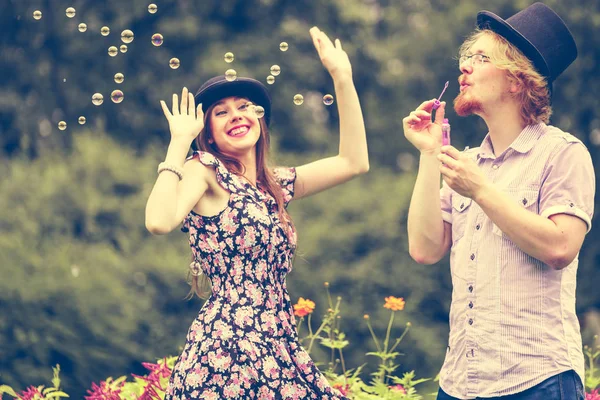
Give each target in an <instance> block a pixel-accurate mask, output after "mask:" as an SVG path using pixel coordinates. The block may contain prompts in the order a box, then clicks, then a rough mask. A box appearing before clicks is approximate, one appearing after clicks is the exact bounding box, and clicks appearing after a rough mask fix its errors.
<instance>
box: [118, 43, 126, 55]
mask: <svg viewBox="0 0 600 400" xmlns="http://www.w3.org/2000/svg"><path fill="white" fill-rule="evenodd" d="M119 50H121V53H127V45H126V44H122V45H121V47H119Z"/></svg>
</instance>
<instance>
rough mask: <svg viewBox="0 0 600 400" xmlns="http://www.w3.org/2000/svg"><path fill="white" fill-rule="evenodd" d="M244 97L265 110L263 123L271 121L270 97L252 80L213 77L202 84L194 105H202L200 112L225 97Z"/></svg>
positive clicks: (259, 84)
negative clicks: (229, 79) (230, 79)
mask: <svg viewBox="0 0 600 400" xmlns="http://www.w3.org/2000/svg"><path fill="white" fill-rule="evenodd" d="M230 96H237V97H246V98H248V99H249V100H251V101H252V102H253V103H254V104H256V105H259V106H261V107H263V108H264V109H265V116H264V119H265V123H266V124H267V126H269V122H270V121H271V97H270V96H269V92H268V91H267V88H266V87H265V85H263V84H262V83H260V82H259V81H257V80H255V79H252V78H236V79H235V80H233V81H228V80H227V79H225V75H219V76H215V77H214V78H211V79H209V80H207V81H206V82H204V84H203V85H202V86H200V89H198V91H197V92H196V96H194V98H195V100H196V104H199V103H202V111H204V112H206V110H207V109H208V107H210V106H212V105H213V104H214V103H216V102H217V101H219V100H221V99H224V98H225V97H230Z"/></svg>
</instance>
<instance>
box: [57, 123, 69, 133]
mask: <svg viewBox="0 0 600 400" xmlns="http://www.w3.org/2000/svg"><path fill="white" fill-rule="evenodd" d="M58 129H60V130H61V131H64V130H65V129H67V123H66V122H65V121H60V122H59V123H58Z"/></svg>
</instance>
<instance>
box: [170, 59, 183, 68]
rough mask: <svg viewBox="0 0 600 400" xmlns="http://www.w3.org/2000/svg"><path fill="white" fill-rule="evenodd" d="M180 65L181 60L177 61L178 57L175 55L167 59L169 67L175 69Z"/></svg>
mask: <svg viewBox="0 0 600 400" xmlns="http://www.w3.org/2000/svg"><path fill="white" fill-rule="evenodd" d="M180 65H181V62H180V61H179V58H177V57H173V58H171V59H170V60H169V67H171V69H177V68H179V66H180Z"/></svg>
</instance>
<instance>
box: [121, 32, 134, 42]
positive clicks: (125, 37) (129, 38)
mask: <svg viewBox="0 0 600 400" xmlns="http://www.w3.org/2000/svg"><path fill="white" fill-rule="evenodd" d="M121 40H122V41H123V43H131V42H133V32H132V31H131V30H130V29H125V30H124V31H123V32H121Z"/></svg>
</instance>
